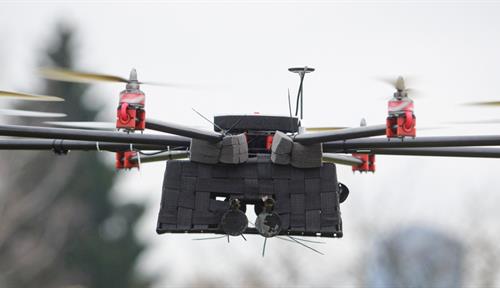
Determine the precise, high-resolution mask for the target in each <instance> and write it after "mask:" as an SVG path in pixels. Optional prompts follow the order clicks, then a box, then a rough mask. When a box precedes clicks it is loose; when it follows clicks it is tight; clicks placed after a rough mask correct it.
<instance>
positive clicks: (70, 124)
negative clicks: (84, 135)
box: [44, 121, 116, 131]
mask: <svg viewBox="0 0 500 288" xmlns="http://www.w3.org/2000/svg"><path fill="white" fill-rule="evenodd" d="M44 123H45V124H49V125H52V126H58V127H67V128H83V129H95V130H113V131H114V130H116V123H114V122H96V121H45V122H44Z"/></svg>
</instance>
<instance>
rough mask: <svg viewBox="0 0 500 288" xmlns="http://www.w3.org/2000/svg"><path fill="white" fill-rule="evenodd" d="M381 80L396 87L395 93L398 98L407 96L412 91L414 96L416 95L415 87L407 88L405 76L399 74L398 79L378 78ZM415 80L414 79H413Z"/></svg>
mask: <svg viewBox="0 0 500 288" xmlns="http://www.w3.org/2000/svg"><path fill="white" fill-rule="evenodd" d="M378 80H379V81H381V82H384V83H386V84H389V85H390V86H391V87H393V88H394V89H396V92H395V93H394V97H397V98H403V97H407V96H408V94H409V93H411V95H412V97H415V94H416V93H415V92H416V91H415V89H413V88H407V86H406V82H407V81H406V80H405V78H403V76H398V77H397V78H396V79H394V78H385V77H382V78H378ZM411 82H413V81H411Z"/></svg>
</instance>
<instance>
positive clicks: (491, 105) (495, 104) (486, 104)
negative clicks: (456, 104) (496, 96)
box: [465, 101, 500, 107]
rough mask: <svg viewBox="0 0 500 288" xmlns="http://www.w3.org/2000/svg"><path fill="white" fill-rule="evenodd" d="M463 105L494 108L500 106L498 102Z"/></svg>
mask: <svg viewBox="0 0 500 288" xmlns="http://www.w3.org/2000/svg"><path fill="white" fill-rule="evenodd" d="M465 105H469V106H489V107H495V106H500V101H484V102H472V103H466V104H465Z"/></svg>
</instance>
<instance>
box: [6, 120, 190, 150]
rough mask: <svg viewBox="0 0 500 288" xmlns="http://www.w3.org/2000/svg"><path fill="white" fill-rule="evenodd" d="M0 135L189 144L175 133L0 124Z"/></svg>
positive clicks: (163, 144)
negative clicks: (129, 132)
mask: <svg viewBox="0 0 500 288" xmlns="http://www.w3.org/2000/svg"><path fill="white" fill-rule="evenodd" d="M0 135H2V136H16V137H27V138H50V139H54V138H57V139H67V140H83V141H105V142H112V143H131V144H148V145H160V146H168V145H170V146H186V147H187V146H189V143H190V141H191V139H189V138H186V137H181V136H175V135H151V134H150V135H146V134H127V133H120V132H112V131H99V130H83V129H68V128H52V127H37V126H19V125H0Z"/></svg>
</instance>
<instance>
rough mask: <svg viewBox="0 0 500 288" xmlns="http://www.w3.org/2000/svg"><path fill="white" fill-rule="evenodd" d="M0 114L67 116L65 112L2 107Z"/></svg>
mask: <svg viewBox="0 0 500 288" xmlns="http://www.w3.org/2000/svg"><path fill="white" fill-rule="evenodd" d="M0 115H2V116H20V117H40V118H57V117H66V116H67V115H66V114H64V113H52V112H38V111H28V110H15V109H0Z"/></svg>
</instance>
